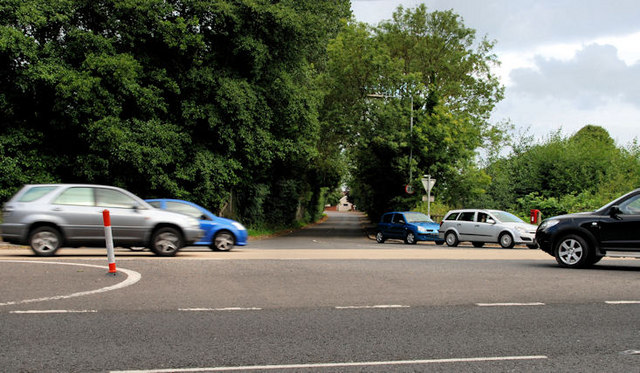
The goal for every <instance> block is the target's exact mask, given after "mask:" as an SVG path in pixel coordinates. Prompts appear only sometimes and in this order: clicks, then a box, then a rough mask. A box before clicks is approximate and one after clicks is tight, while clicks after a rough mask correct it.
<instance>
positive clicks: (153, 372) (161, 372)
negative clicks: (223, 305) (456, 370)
mask: <svg viewBox="0 0 640 373" xmlns="http://www.w3.org/2000/svg"><path fill="white" fill-rule="evenodd" d="M542 359H548V357H547V356H544V355H532V356H494V357H472V358H454V359H427V360H395V361H363V362H349V363H319V364H289V365H251V366H237V367H212V368H183V369H149V370H118V371H111V373H170V372H176V373H183V372H231V371H239V370H284V369H312V368H349V367H373V366H394V365H426V364H444V363H475V362H492V361H514V360H542Z"/></svg>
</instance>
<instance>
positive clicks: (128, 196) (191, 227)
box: [0, 184, 203, 256]
mask: <svg viewBox="0 0 640 373" xmlns="http://www.w3.org/2000/svg"><path fill="white" fill-rule="evenodd" d="M104 210H109V214H110V216H111V229H112V233H113V241H114V245H115V246H121V247H139V246H145V247H149V248H150V249H151V251H153V252H154V253H155V254H156V255H160V256H173V255H175V254H176V253H177V252H178V251H179V250H180V248H181V247H182V246H184V245H189V244H191V243H193V242H195V241H196V240H197V239H199V238H200V237H202V234H203V232H202V230H200V223H199V222H198V220H196V219H194V218H191V217H188V216H185V215H181V214H176V213H171V212H167V211H162V210H157V209H155V208H153V207H152V206H150V205H149V204H148V203H146V202H145V201H143V200H142V199H140V198H138V197H136V196H135V195H133V194H132V193H130V192H128V191H126V190H124V189H120V188H116V187H112V186H104V185H87V184H37V185H25V186H24V187H23V188H22V189H21V190H20V191H19V192H18V193H17V194H16V195H15V196H13V198H11V200H9V202H7V203H5V205H4V207H3V209H2V212H3V218H4V221H3V223H2V224H1V225H0V230H1V231H2V239H3V240H4V241H6V242H9V243H14V244H19V245H29V246H31V249H32V250H33V252H34V253H35V254H36V255H38V256H52V255H55V253H56V251H57V250H58V249H59V248H60V247H62V246H68V247H79V246H87V247H105V232H104V223H103V218H102V212H103V211H104Z"/></svg>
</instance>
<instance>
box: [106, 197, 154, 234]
mask: <svg viewBox="0 0 640 373" xmlns="http://www.w3.org/2000/svg"><path fill="white" fill-rule="evenodd" d="M95 194H96V205H97V206H98V208H99V209H100V211H103V210H105V209H106V210H109V214H110V216H111V231H112V233H113V241H114V243H115V244H116V245H141V244H143V243H145V239H146V237H147V235H148V234H149V233H150V230H151V228H152V227H151V225H150V223H149V220H148V217H147V216H146V214H145V210H144V208H143V209H140V204H139V202H138V201H137V200H135V199H134V198H132V197H131V196H129V195H128V194H125V193H123V192H122V191H120V190H117V189H109V188H95ZM102 237H103V239H104V233H103V235H102Z"/></svg>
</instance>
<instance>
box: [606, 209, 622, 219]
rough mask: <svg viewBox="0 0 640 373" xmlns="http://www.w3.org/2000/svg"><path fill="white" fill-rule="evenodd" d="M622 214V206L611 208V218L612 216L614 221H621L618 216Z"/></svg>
mask: <svg viewBox="0 0 640 373" xmlns="http://www.w3.org/2000/svg"><path fill="white" fill-rule="evenodd" d="M621 214H622V210H620V206H618V205H613V206H611V209H609V216H611V217H612V218H614V219H617V220H620V219H621V218H620V217H619V216H618V215H621Z"/></svg>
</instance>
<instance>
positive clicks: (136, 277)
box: [0, 260, 142, 306]
mask: <svg viewBox="0 0 640 373" xmlns="http://www.w3.org/2000/svg"><path fill="white" fill-rule="evenodd" d="M0 263H29V264H34V263H36V264H60V265H69V266H80V267H93V268H100V269H105V267H104V266H99V265H94V264H80V263H63V262H41V261H31V260H2V261H0ZM118 272H123V273H126V275H127V279H126V280H124V281H122V282H120V283H118V284H115V285H112V286H107V287H104V288H100V289H96V290H89V291H81V292H78V293H73V294H68V295H56V296H53V297H43V298H34V299H25V300H20V301H12V302H5V303H0V306H12V305H16V304H26V303H35V302H45V301H50V300H60V299H69V298H76V297H82V296H85V295H92V294H98V293H105V292H107V291H111V290H117V289H122V288H125V287H127V286H131V285H133V284H135V283H136V282H138V281H140V279H141V278H142V275H141V274H140V273H138V272H136V271H132V270H130V269H123V268H119V269H118Z"/></svg>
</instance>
